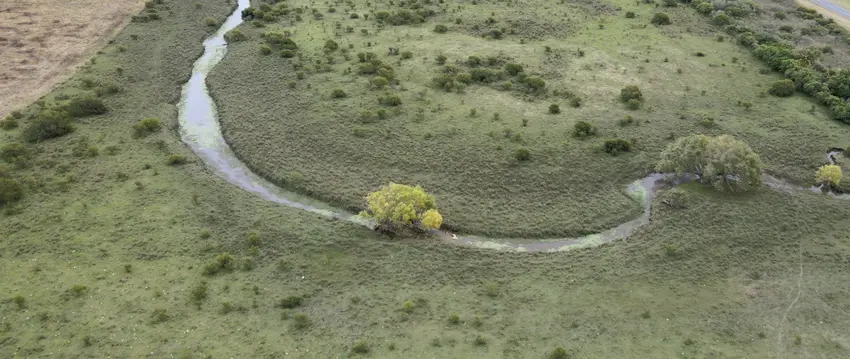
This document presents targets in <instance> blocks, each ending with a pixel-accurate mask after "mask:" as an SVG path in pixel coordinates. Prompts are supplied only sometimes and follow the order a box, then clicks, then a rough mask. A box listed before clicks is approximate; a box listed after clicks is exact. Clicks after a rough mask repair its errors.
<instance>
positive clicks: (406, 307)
mask: <svg viewBox="0 0 850 359" xmlns="http://www.w3.org/2000/svg"><path fill="white" fill-rule="evenodd" d="M415 309H416V303H413V301H412V300H406V301H404V303H403V304H402V305H401V311H402V312H404V313H407V314H410V313H413V311H414V310H415Z"/></svg>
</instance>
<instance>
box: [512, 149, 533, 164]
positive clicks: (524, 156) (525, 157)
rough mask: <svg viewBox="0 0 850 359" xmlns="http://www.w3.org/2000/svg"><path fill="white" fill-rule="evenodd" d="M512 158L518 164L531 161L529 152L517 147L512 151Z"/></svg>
mask: <svg viewBox="0 0 850 359" xmlns="http://www.w3.org/2000/svg"><path fill="white" fill-rule="evenodd" d="M514 157H515V158H516V160H517V161H520V162H524V161H529V160H531V152H530V151H529V150H528V149H527V148H525V147H517V148H516V150H514Z"/></svg>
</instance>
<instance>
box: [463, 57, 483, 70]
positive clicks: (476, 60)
mask: <svg viewBox="0 0 850 359" xmlns="http://www.w3.org/2000/svg"><path fill="white" fill-rule="evenodd" d="M466 64H467V65H468V66H469V67H476V66H480V65H481V58H480V57H478V56H470V57H468V58H467V59H466Z"/></svg>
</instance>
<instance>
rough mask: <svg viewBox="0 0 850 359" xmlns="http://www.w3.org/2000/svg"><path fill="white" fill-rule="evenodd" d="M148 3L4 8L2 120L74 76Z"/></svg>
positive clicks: (42, 2)
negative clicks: (75, 71)
mask: <svg viewBox="0 0 850 359" xmlns="http://www.w3.org/2000/svg"><path fill="white" fill-rule="evenodd" d="M143 3H144V1H142V0H117V1H115V0H113V1H104V0H83V1H73V2H71V1H50V0H23V1H9V2H5V3H4V4H3V5H0V23H2V24H3V25H4V26H3V27H2V28H0V53H3V56H2V57H0V98H2V99H3V101H0V118H2V117H5V116H6V115H7V114H9V112H12V110H14V109H15V108H16V107H20V106H25V105H27V104H29V102H32V101H34V100H35V99H37V98H38V97H40V96H42V95H44V94H45V93H47V91H49V90H50V89H51V88H52V87H53V86H56V85H57V84H59V83H60V82H62V81H65V80H66V79H67V78H68V77H70V75H71V74H72V73H73V71H74V70H75V68H76V67H77V66H78V65H80V64H81V63H82V62H84V61H85V60H86V59H87V58H88V57H89V56H91V55H93V54H94V52H95V51H96V50H97V49H98V48H100V47H102V46H103V45H104V44H105V43H106V40H105V39H107V38H109V37H111V36H113V35H114V33H115V30H117V29H119V28H120V27H123V26H124V25H125V24H126V23H127V21H128V20H129V19H130V15H131V14H133V13H135V12H137V11H139V9H140V8H141V7H142V4H143Z"/></svg>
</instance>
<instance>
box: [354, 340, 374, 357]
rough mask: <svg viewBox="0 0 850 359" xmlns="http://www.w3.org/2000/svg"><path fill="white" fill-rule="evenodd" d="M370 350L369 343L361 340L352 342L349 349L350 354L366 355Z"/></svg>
mask: <svg viewBox="0 0 850 359" xmlns="http://www.w3.org/2000/svg"><path fill="white" fill-rule="evenodd" d="M370 350H371V349H370V348H369V343H368V342H366V341H365V340H362V339H361V340H358V341H356V342H354V345H353V346H352V347H351V352H352V353H354V354H368V353H369V351H370Z"/></svg>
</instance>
